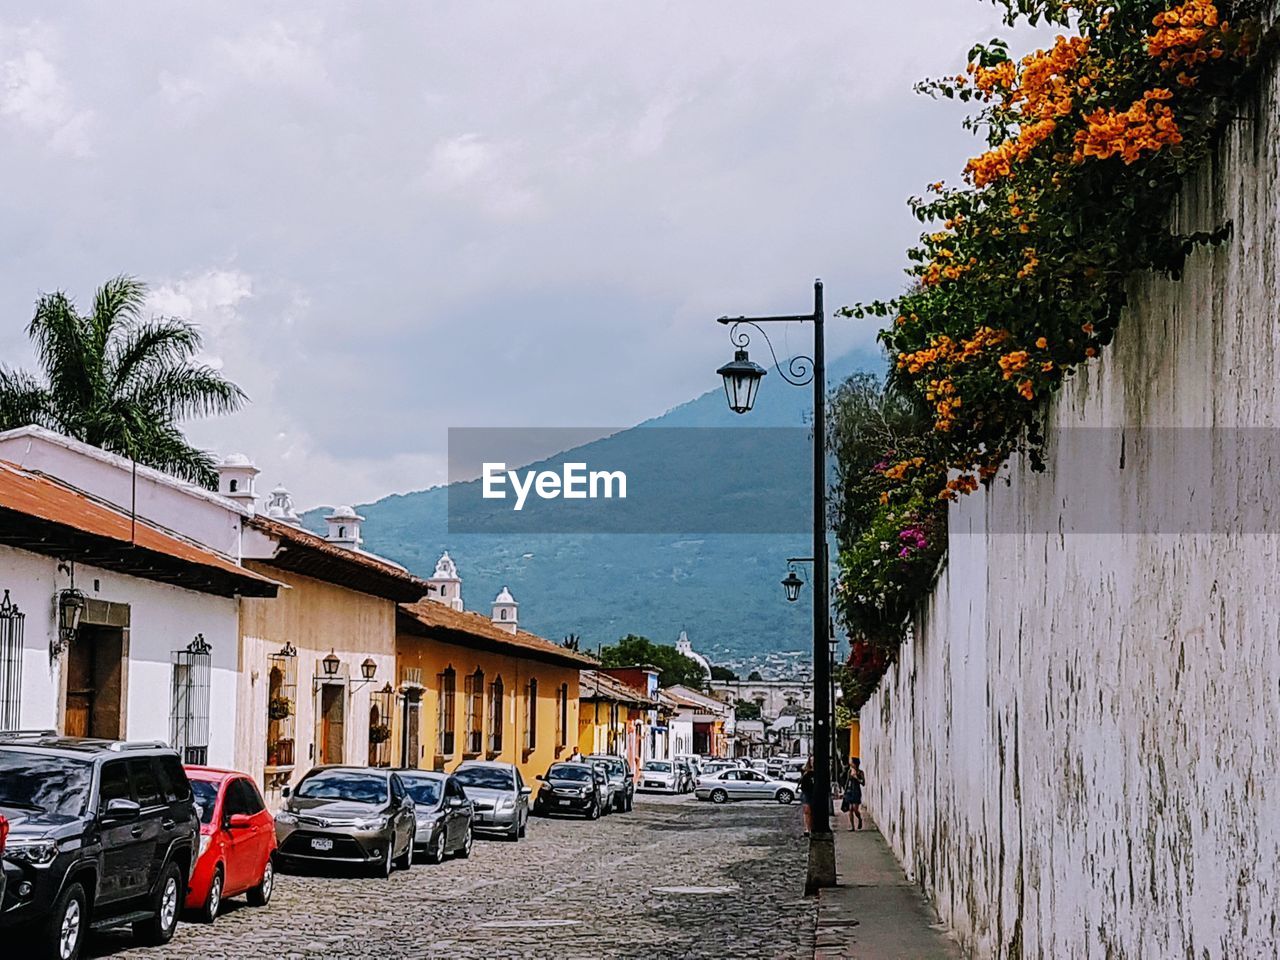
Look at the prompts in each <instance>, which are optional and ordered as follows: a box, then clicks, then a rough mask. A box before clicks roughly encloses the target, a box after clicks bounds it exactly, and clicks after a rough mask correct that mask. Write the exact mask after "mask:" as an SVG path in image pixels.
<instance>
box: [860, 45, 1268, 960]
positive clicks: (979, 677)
mask: <svg viewBox="0 0 1280 960" xmlns="http://www.w3.org/2000/svg"><path fill="white" fill-rule="evenodd" d="M1278 102H1280V81H1278V80H1277V75H1276V72H1275V70H1274V69H1270V70H1269V71H1267V72H1266V73H1265V75H1264V76H1263V77H1262V79H1261V82H1260V85H1259V93H1258V95H1257V98H1256V100H1255V101H1254V102H1250V103H1245V104H1242V105H1241V108H1240V112H1241V113H1242V114H1243V115H1246V116H1252V117H1253V118H1254V119H1253V120H1252V121H1249V122H1237V123H1233V124H1232V125H1231V126H1230V128H1229V130H1228V132H1227V136H1226V139H1225V142H1224V144H1223V146H1222V149H1221V151H1220V155H1219V157H1218V160H1217V162H1216V163H1214V164H1212V165H1211V168H1210V169H1207V170H1205V171H1204V172H1203V174H1202V175H1201V176H1200V177H1199V178H1198V179H1197V180H1196V181H1195V182H1194V183H1191V184H1189V185H1188V187H1187V189H1186V191H1185V194H1184V198H1183V201H1182V202H1181V204H1180V206H1179V208H1178V209H1177V211H1176V221H1177V223H1178V225H1179V228H1180V229H1182V230H1194V229H1213V228H1214V227H1216V226H1218V225H1220V224H1221V223H1223V222H1224V221H1226V220H1231V221H1233V222H1234V234H1233V236H1232V238H1231V240H1230V242H1229V243H1228V244H1227V245H1226V246H1224V247H1222V248H1220V249H1218V250H1216V251H1211V250H1202V251H1200V252H1197V253H1196V254H1195V255H1194V256H1193V258H1192V260H1191V262H1190V264H1189V267H1188V270H1187V273H1186V277H1185V279H1184V280H1183V281H1182V282H1179V283H1175V282H1171V281H1166V280H1162V279H1148V280H1142V281H1140V282H1137V283H1135V287H1134V291H1133V293H1134V295H1133V298H1132V307H1131V309H1130V310H1129V311H1128V312H1127V315H1126V317H1125V319H1124V322H1123V325H1122V327H1121V330H1120V333H1119V336H1118V337H1117V340H1116V342H1115V344H1114V345H1113V347H1112V348H1111V349H1109V350H1107V351H1106V352H1105V355H1104V357H1103V358H1102V360H1101V361H1100V362H1098V363H1095V364H1094V365H1093V366H1091V368H1090V369H1088V370H1087V371H1085V372H1084V375H1083V376H1081V377H1080V378H1079V379H1078V380H1076V381H1075V382H1074V383H1072V384H1071V385H1070V386H1069V387H1068V388H1067V389H1066V390H1064V391H1063V393H1062V395H1061V397H1060V398H1059V400H1058V402H1057V404H1056V406H1055V408H1054V410H1053V411H1052V413H1051V416H1050V436H1051V437H1056V438H1057V440H1056V441H1054V442H1053V444H1052V445H1051V447H1050V449H1049V456H1048V464H1049V469H1048V471H1047V473H1045V474H1042V475H1037V474H1033V473H1031V472H1030V471H1029V470H1028V469H1026V467H1025V465H1024V464H1021V463H1015V464H1013V465H1012V468H1011V469H1010V471H1009V474H1008V479H1009V481H1010V482H1009V485H1008V486H1005V485H1004V484H997V485H996V486H995V487H994V488H993V489H992V490H991V491H989V492H985V493H980V494H977V495H974V496H971V497H969V498H966V499H964V500H963V501H962V502H961V503H960V504H958V505H956V506H954V507H953V509H952V512H951V536H950V556H949V560H948V563H947V566H946V568H945V570H944V571H943V573H942V576H941V579H940V582H939V583H938V585H937V588H936V590H935V591H934V593H933V595H932V597H931V598H930V599H929V601H928V603H927V604H926V605H925V607H924V609H923V610H922V611H921V612H920V615H919V617H918V620H917V623H916V630H915V637H914V639H913V640H912V641H911V642H910V643H909V644H908V645H907V646H906V647H904V648H903V650H902V655H901V658H900V660H899V662H898V663H897V664H896V665H895V666H894V667H892V668H891V670H890V672H889V674H888V676H887V677H886V679H885V681H884V683H883V684H882V687H881V689H880V691H879V692H878V693H877V694H876V695H875V696H873V697H872V699H871V701H870V702H869V703H868V704H867V706H866V707H865V708H864V709H863V711H862V756H863V760H864V767H865V769H866V771H867V791H866V796H867V802H868V806H869V807H870V808H871V809H872V811H873V812H874V813H875V815H876V817H877V820H878V822H879V824H880V826H881V828H882V829H883V830H884V832H885V835H886V836H887V837H888V839H889V841H890V843H891V845H892V846H893V848H894V850H895V851H896V853H897V854H898V856H899V857H900V859H901V860H902V861H903V863H904V865H905V866H906V867H907V870H908V873H909V874H910V875H911V876H912V878H913V879H915V880H916V881H918V882H919V883H920V884H921V885H923V886H924V887H925V888H926V889H927V890H928V891H930V892H931V893H932V894H933V896H934V898H935V901H936V903H937V906H938V909H939V911H940V913H941V915H942V916H943V918H944V919H945V920H947V921H948V922H949V923H950V924H951V925H952V926H953V928H954V929H955V930H956V931H957V932H958V934H959V935H960V937H961V939H962V941H963V942H964V943H965V944H966V945H967V946H968V948H969V949H970V951H971V955H973V956H982V957H986V956H1000V957H1006V956H1007V957H1047V958H1070V957H1100V958H1101V957H1106V958H1163V957H1195V958H1219V957H1222V958H1239V957H1275V956H1277V955H1280V946H1278V945H1277V944H1278V942H1280V941H1278V937H1280V916H1278V914H1280V910H1278V908H1277V902H1278V900H1277V897H1278V896H1280V894H1278V891H1280V806H1278V805H1277V800H1278V799H1280V642H1278V641H1280V538H1278V537H1277V536H1276V535H1275V534H1265V535H1264V534H1258V533H1253V534H1249V533H1244V534H1226V533H1212V534H1211V533H1204V532H1201V533H1197V534H1194V535H1174V534H1155V533H1148V534H1133V533H1120V532H1116V533H1099V534H1079V533H1071V532H1063V533H1061V534H1059V533H1056V532H1054V533H1044V532H1040V533H1036V532H1034V531H1030V532H1025V533H1002V534H983V533H981V532H979V533H970V532H968V531H971V530H974V529H981V528H982V525H983V523H984V522H987V521H990V522H992V523H995V524H997V525H1001V524H1012V523H1013V521H1014V518H1017V517H1026V516H1033V517H1036V518H1038V519H1039V521H1045V520H1048V521H1052V518H1053V517H1054V516H1055V515H1057V514H1058V513H1059V512H1061V511H1064V510H1066V511H1069V510H1070V509H1072V508H1074V507H1078V506H1080V505H1081V504H1082V502H1083V503H1084V504H1085V505H1086V506H1088V500H1087V498H1089V497H1091V496H1096V495H1097V491H1098V487H1097V483H1096V479H1097V474H1098V471H1099V469H1100V468H1101V466H1102V464H1101V463H1100V461H1099V459H1098V458H1097V456H1096V451H1092V452H1090V451H1085V452H1082V448H1081V447H1080V437H1079V436H1078V435H1072V434H1069V433H1064V432H1063V431H1064V430H1066V429H1068V428H1072V427H1079V426H1120V425H1129V426H1143V427H1153V426H1170V425H1181V426H1196V427H1215V428H1229V427H1239V426H1260V427H1269V428H1275V427H1277V426H1280V378H1278V377H1277V373H1276V371H1277V370H1278V369H1280V130H1278V129H1277V117H1278V111H1277V103H1278ZM1110 466H1114V465H1110ZM1110 466H1109V468H1110ZM1124 476H1125V478H1126V480H1127V482H1128V483H1129V484H1131V486H1130V487H1129V488H1128V491H1129V495H1128V500H1127V506H1126V507H1125V511H1124V513H1123V516H1122V519H1123V518H1124V517H1128V518H1132V517H1133V516H1135V515H1137V513H1139V512H1141V511H1142V510H1143V509H1145V508H1151V507H1153V506H1156V507H1158V506H1160V505H1161V504H1163V505H1164V506H1166V507H1167V506H1168V505H1169V504H1170V503H1173V504H1177V503H1186V504H1194V503H1198V502H1205V501H1206V498H1208V502H1210V503H1213V506H1212V507H1211V510H1212V512H1213V515H1214V518H1215V520H1216V521H1218V522H1222V523H1225V524H1228V525H1229V524H1230V522H1231V521H1232V515H1231V511H1232V507H1231V506H1230V505H1229V503H1228V502H1225V501H1215V499H1214V497H1215V496H1216V495H1217V494H1220V493H1221V490H1220V489H1219V490H1218V491H1216V493H1215V494H1214V495H1213V496H1211V495H1210V491H1209V490H1208V488H1207V486H1206V485H1205V484H1204V483H1203V482H1202V481H1203V478H1196V479H1192V480H1188V479H1187V477H1188V473H1187V471H1186V469H1185V468H1184V467H1183V466H1182V465H1180V464H1179V462H1177V461H1176V460H1172V459H1169V458H1166V457H1161V456H1158V455H1157V456H1150V457H1148V456H1143V455H1138V454H1136V453H1134V452H1133V451H1130V455H1129V456H1128V458H1127V461H1126V465H1125V470H1124ZM1277 476H1280V459H1276V458H1271V457H1270V456H1259V457H1257V458H1255V459H1253V460H1243V459H1242V460H1240V461H1238V462H1235V463H1232V464H1228V465H1227V466H1226V467H1225V468H1224V469H1223V470H1221V471H1220V472H1219V475H1218V477H1217V480H1218V482H1219V483H1220V484H1221V483H1224V482H1226V483H1235V482H1236V481H1240V482H1247V483H1255V484H1257V485H1259V486H1260V487H1263V488H1266V487H1267V485H1274V484H1275V481H1276V478H1277ZM1170 480H1174V481H1176V483H1175V484H1174V486H1175V489H1174V490H1173V491H1170V490H1168V489H1167V488H1166V486H1167V484H1168V482H1169V481H1170ZM1036 526H1038V524H1036ZM1123 526H1124V524H1123V523H1118V524H1116V529H1117V530H1120V529H1122V528H1123ZM1051 528H1052V523H1051V522H1050V524H1049V526H1047V527H1040V529H1041V530H1044V529H1051Z"/></svg>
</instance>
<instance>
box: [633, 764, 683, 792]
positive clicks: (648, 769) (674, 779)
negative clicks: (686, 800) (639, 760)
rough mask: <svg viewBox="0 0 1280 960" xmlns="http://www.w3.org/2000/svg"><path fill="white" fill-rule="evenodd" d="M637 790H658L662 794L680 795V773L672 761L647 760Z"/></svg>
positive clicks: (641, 769)
mask: <svg viewBox="0 0 1280 960" xmlns="http://www.w3.org/2000/svg"><path fill="white" fill-rule="evenodd" d="M636 789H637V790H656V791H660V792H662V793H679V792H680V789H681V778H680V771H679V769H678V768H677V767H676V764H675V763H674V762H672V761H671V760H646V761H645V762H644V766H643V767H641V768H640V782H639V783H637V784H636Z"/></svg>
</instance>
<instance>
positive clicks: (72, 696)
mask: <svg viewBox="0 0 1280 960" xmlns="http://www.w3.org/2000/svg"><path fill="white" fill-rule="evenodd" d="M123 655H124V636H123V634H122V633H121V631H120V630H119V628H116V627H99V626H93V625H85V626H82V627H81V628H80V630H79V631H78V632H77V633H76V636H75V638H74V639H73V640H72V641H71V643H70V644H69V645H68V647H67V654H66V656H67V702H66V709H65V710H64V713H63V727H62V729H63V731H64V732H65V733H66V735H67V736H69V737H102V738H103V739H106V740H118V739H119V738H120V735H121V730H120V720H121V715H122V713H123V707H124V662H123Z"/></svg>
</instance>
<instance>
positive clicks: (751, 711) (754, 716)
mask: <svg viewBox="0 0 1280 960" xmlns="http://www.w3.org/2000/svg"><path fill="white" fill-rule="evenodd" d="M733 715H734V717H736V718H737V719H738V720H759V719H760V704H758V703H756V702H755V701H754V700H739V701H737V702H736V703H734V705H733Z"/></svg>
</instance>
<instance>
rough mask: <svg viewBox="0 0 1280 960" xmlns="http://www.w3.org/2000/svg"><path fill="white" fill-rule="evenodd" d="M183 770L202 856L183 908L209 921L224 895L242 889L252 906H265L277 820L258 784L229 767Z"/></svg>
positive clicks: (272, 877) (272, 873)
mask: <svg viewBox="0 0 1280 960" xmlns="http://www.w3.org/2000/svg"><path fill="white" fill-rule="evenodd" d="M186 770H187V777H188V778H189V779H190V780H191V789H192V791H193V792H194V793H195V799H196V806H197V807H198V808H199V810H200V856H199V859H197V860H196V868H195V870H194V871H193V872H192V874H191V884H190V886H189V887H188V888H187V903H186V907H187V909H188V910H191V911H194V912H195V913H196V914H197V915H198V916H199V918H200V919H201V920H203V921H204V922H205V923H212V922H213V921H214V919H215V918H216V917H217V916H218V908H219V907H221V906H222V901H223V900H225V899H226V898H227V897H234V896H236V895H237V894H241V893H245V894H248V899H249V902H250V903H251V904H253V906H255V907H264V906H266V905H267V902H268V901H269V900H270V899H271V889H272V887H274V886H275V864H274V863H273V860H274V857H275V852H276V825H275V818H273V817H272V816H271V814H270V813H268V812H267V806H266V804H265V803H263V802H262V794H261V793H260V792H259V791H258V785H257V784H256V783H254V782H253V781H252V780H251V779H249V777H247V776H245V775H244V774H243V773H236V772H235V771H232V770H215V769H213V768H212V767H187V768H186Z"/></svg>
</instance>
